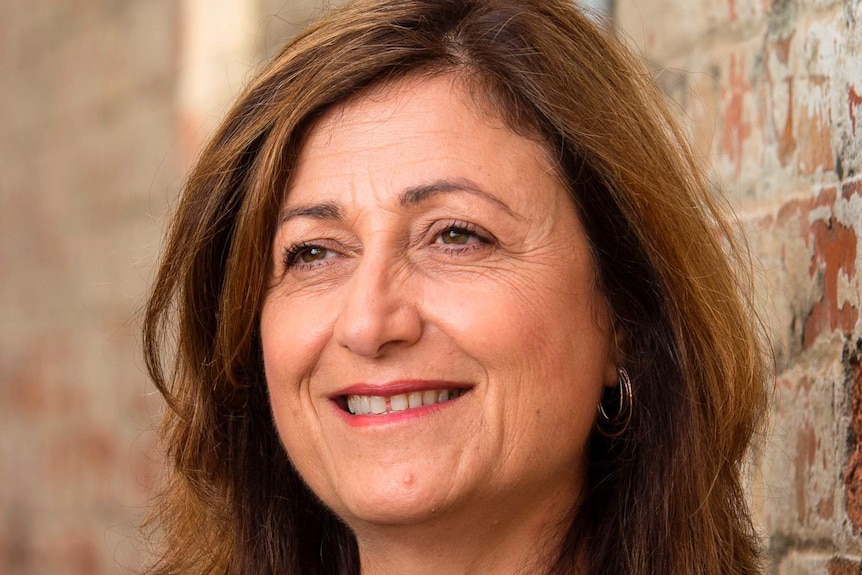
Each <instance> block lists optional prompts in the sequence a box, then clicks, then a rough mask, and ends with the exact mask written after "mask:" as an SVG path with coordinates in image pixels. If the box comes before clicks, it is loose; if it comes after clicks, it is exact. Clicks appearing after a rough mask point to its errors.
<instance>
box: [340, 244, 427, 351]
mask: <svg viewBox="0 0 862 575" xmlns="http://www.w3.org/2000/svg"><path fill="white" fill-rule="evenodd" d="M413 283H415V282H411V281H410V278H409V277H408V276H407V274H399V273H396V271H395V267H394V265H393V264H392V263H390V262H388V261H387V260H385V259H383V258H380V259H377V260H372V259H363V261H362V262H360V264H359V266H358V267H357V268H356V270H355V271H354V275H353V278H351V281H350V282H349V283H348V285H347V286H345V287H346V288H347V292H346V295H345V299H344V301H343V303H342V308H341V310H340V313H339V315H338V319H337V320H336V323H335V328H334V330H335V331H334V337H335V340H336V342H337V343H338V344H339V345H340V346H341V347H343V348H346V349H348V350H350V351H351V352H353V353H355V354H357V355H360V356H363V357H367V358H376V357H380V356H382V355H384V354H386V353H387V351H389V350H391V349H394V348H396V347H399V346H409V345H411V344H413V343H415V342H416V341H417V340H418V339H419V338H420V337H421V335H422V319H421V314H420V311H419V307H418V305H419V301H418V300H419V299H420V298H418V297H417V294H416V293H415V291H416V289H417V287H416V286H411V284H413Z"/></svg>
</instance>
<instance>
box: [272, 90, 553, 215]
mask: <svg viewBox="0 0 862 575" xmlns="http://www.w3.org/2000/svg"><path fill="white" fill-rule="evenodd" d="M476 94H477V93H476V92H475V91H473V90H469V89H468V88H467V86H466V85H465V82H464V80H463V79H462V78H460V77H459V76H457V75H439V76H433V77H411V78H408V79H404V80H401V81H399V82H396V83H390V84H386V85H382V86H378V87H376V88H374V89H373V90H370V91H368V92H365V93H363V94H362V95H360V96H357V97H355V98H352V99H350V100H348V101H347V102H344V103H341V104H338V105H336V106H333V107H332V108H330V109H329V110H327V111H326V112H325V113H324V114H323V115H322V116H321V117H320V118H319V119H318V120H317V121H316V122H315V123H314V125H313V126H312V127H311V129H310V131H309V133H308V135H307V137H306V139H305V142H304V145H303V146H302V148H301V150H300V155H299V161H298V163H297V166H296V170H295V172H294V177H293V179H292V185H291V186H290V190H289V192H288V194H287V198H286V203H288V204H290V203H294V202H308V201H325V200H327V199H338V198H337V196H339V195H340V194H342V193H343V192H344V191H345V190H353V191H357V190H360V189H364V190H366V191H368V190H369V189H373V190H375V191H376V192H378V193H382V192H386V191H389V192H392V191H397V190H398V189H403V188H405V187H408V186H415V185H417V184H421V183H422V182H423V181H433V180H438V179H440V178H442V177H445V178H455V179H457V178H461V177H464V178H470V179H474V178H479V179H483V180H496V181H498V182H499V181H500V180H501V179H502V178H506V177H509V178H511V180H512V181H511V183H512V184H515V183H517V181H518V180H521V179H523V177H524V176H526V174H525V173H524V171H525V170H526V171H527V172H529V173H530V174H533V175H535V174H545V175H550V176H552V177H554V178H556V171H555V170H554V168H553V164H552V162H551V161H550V154H548V153H547V150H546V146H545V145H543V144H542V143H540V142H538V141H536V140H534V139H529V138H525V137H523V136H521V135H519V134H516V133H515V132H514V131H513V130H511V129H510V128H509V127H508V126H507V125H506V123H505V122H504V121H503V120H502V119H501V118H500V117H498V116H495V115H493V114H492V113H491V112H490V109H491V106H490V104H489V103H488V102H487V101H481V98H482V97H481V96H477V95H476Z"/></svg>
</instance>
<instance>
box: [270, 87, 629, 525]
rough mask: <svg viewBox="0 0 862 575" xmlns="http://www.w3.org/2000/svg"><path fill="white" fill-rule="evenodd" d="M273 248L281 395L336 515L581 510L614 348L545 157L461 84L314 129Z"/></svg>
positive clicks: (337, 116)
mask: <svg viewBox="0 0 862 575" xmlns="http://www.w3.org/2000/svg"><path fill="white" fill-rule="evenodd" d="M274 242H275V243H274V254H275V256H274V261H273V262H272V278H271V279H270V282H271V286H270V288H269V291H268V293H267V296H266V300H265V303H264V306H263V310H262V316H261V336H262V340H263V353H264V362H265V366H266V367H265V369H266V379H267V384H268V388H269V393H270V398H271V402H272V409H273V413H274V418H275V423H276V425H277V428H278V432H279V434H280V436H281V440H282V442H283V443H284V446H285V448H286V450H287V453H288V454H289V456H290V458H291V460H292V461H293V463H294V465H295V466H296V468H297V470H298V471H299V472H300V474H301V475H302V477H303V478H304V479H305V481H306V482H307V483H308V484H309V486H310V487H311V488H312V489H313V490H314V492H315V493H316V494H317V495H318V496H319V497H320V498H321V499H322V500H323V502H324V503H326V504H327V505H328V506H329V507H331V508H332V509H333V510H334V511H335V512H336V513H337V514H338V515H339V516H341V517H342V518H343V519H344V520H345V521H346V522H347V523H348V524H349V525H351V527H353V528H354V529H355V530H359V529H360V528H361V527H362V526H363V525H369V524H389V525H391V524H401V525H404V524H411V523H421V522H423V521H429V520H432V519H441V518H445V517H447V516H451V517H456V516H462V517H474V518H475V517H480V516H481V517H484V518H486V519H491V520H496V521H500V520H505V518H506V517H509V516H510V517H518V516H520V517H524V516H525V514H536V513H544V514H546V515H549V514H552V513H560V512H561V511H567V510H568V508H569V507H570V506H571V505H572V504H573V503H574V502H575V499H576V497H577V492H578V488H579V487H580V483H581V479H582V476H583V474H584V470H585V444H586V441H587V436H588V435H589V433H590V430H591V428H592V425H593V421H594V417H595V413H596V404H597V402H598V401H599V397H600V392H601V388H602V385H612V384H614V383H615V378H616V375H615V368H614V361H613V355H614V351H613V347H614V346H613V345H612V337H611V333H610V328H609V320H608V313H607V310H606V308H605V303H604V301H603V298H602V296H601V294H600V293H598V291H597V287H596V278H595V270H594V264H593V260H592V258H591V254H590V249H589V246H588V242H587V238H586V236H585V234H584V230H583V229H582V227H581V225H580V223H579V220H578V216H577V213H576V211H575V208H574V207H573V204H572V201H571V200H570V198H569V197H567V192H566V190H565V188H564V187H563V185H561V183H560V182H559V181H558V179H557V177H556V175H555V171H554V169H553V166H552V164H551V162H550V161H549V158H548V154H547V153H546V151H545V149H544V148H543V147H542V146H541V145H540V144H538V143H536V142H534V141H531V140H529V139H526V138H524V137H521V136H519V135H517V134H515V133H514V132H513V131H511V130H510V129H508V128H506V127H505V126H504V124H503V122H501V121H499V120H497V119H495V118H490V117H488V115H487V114H486V113H483V112H481V111H479V110H478V109H477V106H476V105H475V101H474V100H471V99H470V97H468V96H466V95H465V92H464V91H463V89H462V88H461V84H460V82H459V81H458V80H457V79H455V78H453V77H448V76H447V77H436V78H432V79H428V78H425V79H411V80H407V81H403V82H401V83H399V84H396V85H394V86H390V87H386V88H384V89H379V90H378V91H376V92H374V93H372V94H370V95H368V96H366V97H363V98H361V99H357V100H355V101H352V102H349V103H347V104H345V105H343V106H340V107H336V108H335V109H333V110H331V111H329V112H328V113H327V114H326V115H325V116H324V117H323V118H322V119H321V120H320V121H319V122H318V123H317V124H316V127H315V128H314V129H313V130H312V132H311V134H310V136H309V138H308V140H307V142H306V144H305V145H304V148H303V150H302V153H301V157H300V160H299V164H298V171H297V172H296V174H295V178H294V179H293V181H292V184H291V187H290V190H289V192H288V193H287V195H286V200H285V202H284V205H283V208H282V214H281V220H280V224H279V227H278V229H277V232H276V236H275V240H274Z"/></svg>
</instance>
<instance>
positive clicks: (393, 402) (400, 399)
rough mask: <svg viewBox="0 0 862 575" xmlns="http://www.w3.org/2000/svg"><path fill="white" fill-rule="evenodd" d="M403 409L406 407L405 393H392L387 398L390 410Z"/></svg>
mask: <svg viewBox="0 0 862 575" xmlns="http://www.w3.org/2000/svg"><path fill="white" fill-rule="evenodd" d="M405 409H407V396H406V395H393V396H392V397H390V398H389V410H390V411H404V410H405Z"/></svg>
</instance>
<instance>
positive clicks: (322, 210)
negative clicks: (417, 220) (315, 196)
mask: <svg viewBox="0 0 862 575" xmlns="http://www.w3.org/2000/svg"><path fill="white" fill-rule="evenodd" d="M452 192H466V193H468V194H472V195H474V196H477V197H480V198H482V199H484V200H486V201H488V202H491V203H492V204H494V205H495V206H497V207H498V208H500V209H501V210H503V211H504V212H506V213H507V214H509V215H510V216H512V217H517V216H516V214H515V212H513V211H512V209H511V208H510V207H509V206H508V205H506V203H505V202H504V201H503V200H501V199H500V198H498V197H497V196H494V195H493V194H489V193H488V192H486V191H484V190H483V189H482V188H480V187H479V186H478V185H476V184H475V183H474V182H472V181H471V180H468V179H461V178H459V179H455V180H446V179H443V180H435V181H433V182H430V183H428V184H420V185H418V186H412V187H409V188H407V189H406V190H404V191H403V192H401V196H400V197H399V204H400V205H401V207H404V208H409V207H412V206H415V205H416V204H419V203H422V202H424V201H426V200H428V199H430V198H432V197H434V196H437V195H439V194H444V193H452ZM299 217H307V218H313V219H316V220H340V219H341V218H342V213H341V208H340V207H339V205H338V204H337V203H335V202H321V203H319V204H307V205H300V206H296V207H293V208H289V209H286V210H284V211H283V212H282V214H281V218H279V223H280V224H283V223H285V222H287V221H288V220H291V219H293V218H299Z"/></svg>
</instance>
